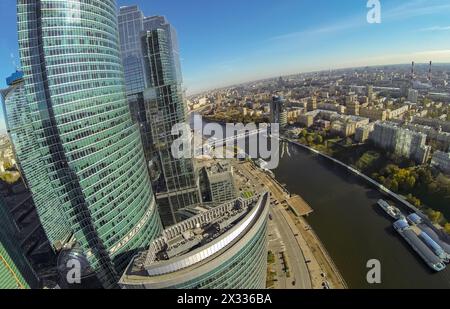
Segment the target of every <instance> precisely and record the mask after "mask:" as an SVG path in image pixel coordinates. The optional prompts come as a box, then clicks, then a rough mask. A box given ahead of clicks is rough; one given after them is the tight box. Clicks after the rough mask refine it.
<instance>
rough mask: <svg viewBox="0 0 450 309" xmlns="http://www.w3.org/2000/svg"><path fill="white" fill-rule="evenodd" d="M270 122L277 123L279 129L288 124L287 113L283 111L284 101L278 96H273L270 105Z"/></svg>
mask: <svg viewBox="0 0 450 309" xmlns="http://www.w3.org/2000/svg"><path fill="white" fill-rule="evenodd" d="M270 115H271V117H270V121H271V123H278V124H279V125H280V128H284V127H286V126H287V124H288V119H287V112H286V110H285V99H284V98H283V97H280V96H273V98H272V102H271V104H270Z"/></svg>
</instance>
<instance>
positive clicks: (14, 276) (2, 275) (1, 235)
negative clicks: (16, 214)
mask: <svg viewBox="0 0 450 309" xmlns="http://www.w3.org/2000/svg"><path fill="white" fill-rule="evenodd" d="M0 225H1V228H0V288H2V289H26V288H36V287H38V279H37V276H36V274H35V272H34V271H33V269H32V267H31V265H30V263H29V261H28V260H27V258H26V257H25V254H24V252H23V250H22V248H21V247H20V241H19V239H18V238H17V231H16V229H15V227H14V219H13V218H12V216H11V214H10V213H9V212H8V211H7V209H6V205H5V201H4V199H3V198H2V197H0Z"/></svg>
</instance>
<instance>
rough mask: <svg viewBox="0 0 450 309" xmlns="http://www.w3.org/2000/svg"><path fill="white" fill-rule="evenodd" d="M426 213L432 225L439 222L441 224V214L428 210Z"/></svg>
mask: <svg viewBox="0 0 450 309" xmlns="http://www.w3.org/2000/svg"><path fill="white" fill-rule="evenodd" d="M427 213H428V217H429V218H430V220H431V222H433V223H439V222H441V220H442V218H443V216H442V213H441V212H440V211H436V210H432V209H429V210H428V211H427Z"/></svg>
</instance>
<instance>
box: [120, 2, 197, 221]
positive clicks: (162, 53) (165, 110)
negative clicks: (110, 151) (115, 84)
mask: <svg viewBox="0 0 450 309" xmlns="http://www.w3.org/2000/svg"><path fill="white" fill-rule="evenodd" d="M141 25H142V27H141V28H139V27H140V26H141ZM119 33H120V39H121V45H122V52H123V54H122V61H123V63H124V67H125V72H136V71H139V72H140V68H139V66H140V65H141V62H138V61H131V60H130V57H131V58H135V57H137V56H138V55H141V56H142V57H143V58H142V64H143V75H142V76H143V77H144V79H143V80H142V82H143V84H144V85H145V90H142V91H141V90H140V87H141V86H142V83H141V82H137V80H136V79H134V78H133V79H131V78H130V79H126V82H127V89H134V91H132V90H129V91H128V92H127V94H128V101H129V104H130V110H131V113H132V118H133V120H134V121H135V122H136V123H138V124H139V127H140V130H141V135H142V140H143V144H144V151H145V155H146V159H147V163H148V167H149V173H150V175H151V178H152V180H153V185H154V189H155V191H156V192H155V193H156V198H157V200H158V203H157V204H158V208H159V213H160V215H161V218H162V221H163V224H164V225H165V226H170V225H172V224H174V223H176V222H178V221H179V220H180V218H179V217H178V215H177V211H178V210H179V209H181V208H184V207H186V206H190V205H193V204H196V203H199V202H200V194H199V187H198V177H197V176H196V171H195V169H194V164H193V161H192V160H191V159H175V158H174V157H173V156H172V153H171V146H172V143H173V141H174V140H175V138H176V137H175V136H172V134H171V131H172V127H173V126H174V125H175V124H178V123H186V122H187V106H186V102H185V98H184V96H183V90H182V75H181V66H180V56H179V47H178V39H177V34H176V31H175V28H174V27H172V25H170V24H169V23H168V22H167V20H166V18H165V17H163V16H151V17H143V13H142V12H141V11H140V10H139V8H138V7H137V6H131V7H122V8H121V9H120V12H119ZM136 46H139V47H140V48H141V51H140V52H138V51H136V49H135V48H136ZM136 76H138V75H136Z"/></svg>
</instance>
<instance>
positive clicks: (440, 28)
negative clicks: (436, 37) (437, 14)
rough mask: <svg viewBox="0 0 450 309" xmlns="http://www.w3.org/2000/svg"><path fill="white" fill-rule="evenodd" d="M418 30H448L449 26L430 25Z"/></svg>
mask: <svg viewBox="0 0 450 309" xmlns="http://www.w3.org/2000/svg"><path fill="white" fill-rule="evenodd" d="M419 31H420V32H440V31H450V26H446V27H442V26H432V27H427V28H422V29H419Z"/></svg>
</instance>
